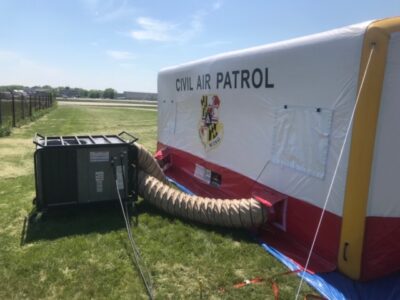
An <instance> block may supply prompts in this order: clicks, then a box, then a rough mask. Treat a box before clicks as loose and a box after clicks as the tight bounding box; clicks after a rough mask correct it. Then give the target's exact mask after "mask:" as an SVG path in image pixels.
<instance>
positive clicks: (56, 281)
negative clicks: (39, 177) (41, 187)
mask: <svg viewBox="0 0 400 300" xmlns="http://www.w3.org/2000/svg"><path fill="white" fill-rule="evenodd" d="M121 130H126V131H129V132H132V133H134V134H135V135H137V136H138V137H139V138H140V141H141V142H142V143H143V144H144V145H145V146H146V147H147V148H149V149H150V150H155V145H156V112H153V111H144V110H134V109H124V108H99V107H84V106H68V107H67V106H64V107H59V108H57V109H55V110H53V111H51V112H50V113H48V114H46V115H44V116H43V117H42V118H40V119H38V120H37V121H35V122H33V123H30V124H27V125H25V126H22V127H21V128H17V129H15V130H13V133H12V135H11V136H9V137H4V138H1V139H0V157H1V160H0V161H1V162H0V299H40V298H42V299H146V298H147V297H146V291H145V289H144V287H143V284H142V282H141V279H140V277H139V275H138V272H137V270H136V268H135V266H134V265H133V263H132V261H131V260H130V256H129V244H128V242H127V237H126V230H125V227H124V223H123V218H122V216H121V212H120V210H119V209H118V207H98V208H96V209H85V210H82V211H81V210H70V209H67V210H65V211H63V212H58V213H55V214H51V215H48V216H47V217H46V218H44V219H40V220H38V221H36V222H32V223H31V224H30V225H29V226H27V228H26V230H25V232H23V231H24V230H23V228H24V220H25V218H26V216H27V215H28V214H29V213H30V212H31V211H32V210H33V206H32V199H33V198H34V196H35V191H34V178H33V165H32V155H33V151H34V147H33V144H32V142H31V139H32V136H33V134H34V133H35V132H40V133H42V134H44V135H69V134H85V133H92V134H95V133H118V132H119V131H121ZM133 234H134V237H135V240H136V242H137V244H138V246H139V247H140V249H141V252H142V257H143V260H144V262H145V263H146V265H147V267H148V269H149V271H150V272H151V274H152V278H153V281H154V290H155V296H156V299H273V292H272V289H271V283H270V282H268V281H267V282H265V283H262V284H257V285H250V286H246V287H244V288H241V289H234V288H233V287H232V285H233V284H235V283H237V282H241V281H243V280H244V279H251V278H254V277H257V276H261V277H264V278H268V277H270V276H272V275H274V274H278V273H281V272H285V271H287V270H286V269H285V267H283V265H281V264H280V263H278V262H277V261H276V260H275V259H274V258H273V257H272V256H270V255H268V254H267V253H266V252H265V251H264V250H263V249H262V248H261V247H260V246H259V245H258V244H257V243H255V242H254V241H253V239H252V238H251V237H250V236H249V234H248V233H247V232H246V231H243V230H229V229H220V228H214V227H207V226H202V225H199V224H195V223H191V222H186V221H181V220H178V219H175V218H173V217H170V216H167V215H166V214H163V213H161V212H160V211H157V210H156V209H154V208H152V207H150V206H148V205H147V203H146V202H145V201H141V202H140V203H139V224H138V226H135V227H134V228H133ZM276 282H277V283H278V284H279V287H280V299H293V297H294V294H295V292H296V289H297V286H298V284H299V279H298V278H297V277H296V276H293V275H291V276H283V277H278V278H277V279H276ZM310 292H312V290H311V288H310V287H308V286H307V285H304V286H303V290H302V297H301V298H303V295H305V294H307V293H310Z"/></svg>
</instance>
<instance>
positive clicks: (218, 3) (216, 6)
mask: <svg viewBox="0 0 400 300" xmlns="http://www.w3.org/2000/svg"><path fill="white" fill-rule="evenodd" d="M221 6H222V1H221V0H217V1H215V2H214V3H213V5H212V8H213V10H217V9H220V8H221Z"/></svg>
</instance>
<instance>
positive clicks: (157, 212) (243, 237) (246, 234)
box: [137, 201, 258, 244]
mask: <svg viewBox="0 0 400 300" xmlns="http://www.w3.org/2000/svg"><path fill="white" fill-rule="evenodd" d="M137 213H138V215H140V214H142V213H147V214H148V215H150V216H161V217H162V218H163V219H165V220H167V221H168V222H169V223H175V222H176V221H177V220H179V221H181V222H182V223H184V224H186V225H188V226H190V227H192V228H197V229H199V230H203V231H207V232H210V233H211V232H212V233H216V234H219V235H221V236H224V237H228V236H229V237H230V238H231V239H232V240H233V241H238V242H241V243H243V242H244V243H249V244H257V243H258V242H257V240H256V239H255V238H254V236H255V233H256V231H254V232H253V231H251V230H249V229H242V228H226V227H221V226H212V225H206V224H202V223H199V222H196V221H192V220H189V219H184V218H181V217H175V216H173V215H171V214H169V213H166V212H164V211H163V210H161V209H159V208H157V207H154V206H152V205H151V204H150V203H149V202H147V201H141V202H139V204H138V205H137ZM139 224H140V218H139ZM139 226H140V225H139Z"/></svg>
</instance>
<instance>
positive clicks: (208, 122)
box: [199, 95, 224, 151]
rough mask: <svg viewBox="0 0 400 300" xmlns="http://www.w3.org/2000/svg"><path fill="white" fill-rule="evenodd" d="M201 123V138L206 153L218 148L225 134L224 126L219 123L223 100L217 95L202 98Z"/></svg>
mask: <svg viewBox="0 0 400 300" xmlns="http://www.w3.org/2000/svg"><path fill="white" fill-rule="evenodd" d="M200 103H201V121H200V122H199V136H200V140H201V142H202V144H203V145H204V148H205V149H206V151H208V150H211V149H214V148H215V147H217V146H218V145H219V144H220V143H221V141H222V136H223V133H224V124H222V123H221V122H219V109H220V107H221V100H220V99H219V97H218V96H217V95H203V96H201V101H200Z"/></svg>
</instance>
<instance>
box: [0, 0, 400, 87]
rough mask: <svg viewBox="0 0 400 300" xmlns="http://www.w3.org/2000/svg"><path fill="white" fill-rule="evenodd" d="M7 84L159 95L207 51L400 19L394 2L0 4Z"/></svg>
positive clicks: (25, 0) (2, 81) (13, 0)
mask: <svg viewBox="0 0 400 300" xmlns="http://www.w3.org/2000/svg"><path fill="white" fill-rule="evenodd" d="M0 11H1V17H0V41H1V42H0V85H8V84H22V85H28V86H33V85H47V84H48V85H51V86H70V87H81V88H86V89H105V88H109V87H111V88H114V89H116V90H117V91H119V92H122V91H142V92H156V91H157V72H158V71H159V70H160V69H162V68H165V67H168V66H173V65H176V64H181V63H185V62H189V61H191V60H196V59H200V58H204V57H207V56H211V55H215V54H219V53H223V52H227V51H232V50H239V49H245V48H248V47H253V46H259V45H263V44H267V43H271V42H276V41H281V40H286V39H290V38H295V37H300V36H303V35H308V34H313V33H318V32H322V31H326V30H329V29H334V28H338V27H342V26H346V25H351V24H355V23H360V22H363V21H367V20H372V19H379V18H385V17H390V16H399V15H400V1H399V0H396V1H394V0H393V1H392V0H379V1H372V0H370V1H369V0H364V1H361V0H355V1H350V0H336V1H324V0H319V1H318V0H298V1H294V0H293V1H288V0H281V1H268V0H253V1H251V0H247V1H245V0H242V1H240V0H168V1H167V0H164V1H162V0H159V1H151V0H147V1H146V0H138V1H133V0H63V1H62V0H0Z"/></svg>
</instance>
